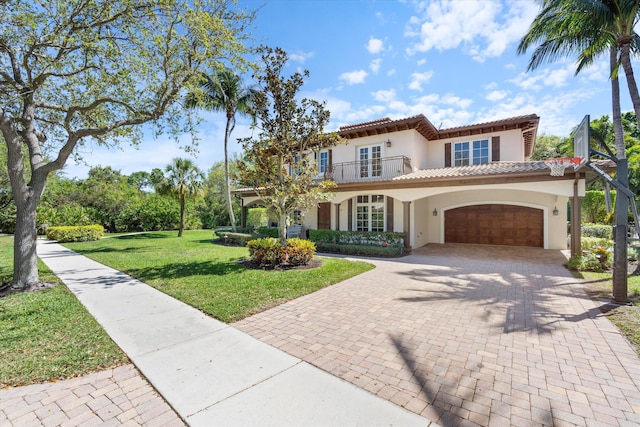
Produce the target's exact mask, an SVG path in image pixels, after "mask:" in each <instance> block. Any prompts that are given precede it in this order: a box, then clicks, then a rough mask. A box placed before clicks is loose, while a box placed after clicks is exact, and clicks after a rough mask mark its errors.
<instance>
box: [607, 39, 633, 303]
mask: <svg viewBox="0 0 640 427" xmlns="http://www.w3.org/2000/svg"><path fill="white" fill-rule="evenodd" d="M627 53H628V52H627ZM617 59H618V58H617V48H616V47H615V46H611V48H610V53H609V65H610V70H611V104H612V105H611V106H612V114H613V132H614V135H615V141H616V155H617V157H618V169H617V173H616V178H617V180H618V182H619V183H620V184H621V185H623V186H625V187H628V186H629V174H628V168H627V159H626V156H625V146H624V133H623V128H622V113H621V108H620V81H619V80H618V74H617V73H615V70H616V67H617V62H618V61H617ZM631 78H632V79H633V72H632V73H631ZM627 82H629V78H628V77H627ZM633 86H634V87H635V81H634V82H633ZM629 90H630V91H631V84H630V83H629ZM636 91H637V88H636ZM628 211H629V200H628V199H627V197H626V196H625V195H624V194H622V192H620V191H618V192H617V197H616V209H615V212H616V225H615V227H614V249H613V278H612V281H613V299H614V301H616V302H618V303H626V302H627V293H628V285H627V226H628V216H627V215H628Z"/></svg>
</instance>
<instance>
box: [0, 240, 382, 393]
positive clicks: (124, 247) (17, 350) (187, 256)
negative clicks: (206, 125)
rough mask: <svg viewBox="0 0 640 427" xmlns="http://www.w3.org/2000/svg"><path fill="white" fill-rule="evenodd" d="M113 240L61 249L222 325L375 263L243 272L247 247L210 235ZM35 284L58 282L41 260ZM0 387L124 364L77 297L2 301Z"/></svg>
mask: <svg viewBox="0 0 640 427" xmlns="http://www.w3.org/2000/svg"><path fill="white" fill-rule="evenodd" d="M175 234H176V233H175V232H157V233H148V234H144V235H131V236H122V237H114V238H111V239H105V240H101V241H97V242H85V243H75V244H67V245H65V246H67V247H69V248H70V249H72V250H74V251H77V252H79V253H81V254H83V255H85V256H88V257H90V258H92V259H94V260H96V261H98V262H101V263H103V264H106V265H108V266H110V267H112V268H116V269H118V270H120V271H124V272H125V273H128V274H130V275H132V276H134V277H136V278H137V279H139V280H141V281H143V282H145V283H148V284H150V285H151V286H154V287H155V288H157V289H159V290H161V291H163V292H165V293H167V294H169V295H171V296H173V297H175V298H177V299H180V300H181V301H183V302H185V303H187V304H190V305H192V306H194V307H196V308H198V309H200V310H202V311H203V312H205V313H207V314H209V315H212V316H214V317H217V318H218V319H220V320H223V321H225V322H231V321H235V320H239V319H242V318H244V317H247V316H249V315H251V314H254V313H257V312H260V311H263V310H266V309H268V308H270V307H273V306H275V305H278V304H280V303H283V302H285V301H288V300H290V299H294V298H297V297H299V296H302V295H305V294H308V293H311V292H314V291H316V290H318V289H321V288H323V287H326V286H330V285H332V284H334V283H338V282H340V281H343V280H346V279H347V278H349V277H352V276H355V275H357V274H360V273H362V272H364V271H367V270H369V269H371V268H373V266H372V265H371V264H367V263H364V262H352V261H347V260H343V259H336V258H329V259H323V262H322V265H321V267H319V268H316V269H310V270H295V271H263V270H249V269H247V268H246V267H244V266H243V265H242V264H241V263H239V260H240V259H242V258H244V257H246V256H247V255H248V251H247V250H246V248H236V247H227V246H220V245H214V244H212V234H211V231H209V230H198V231H188V232H186V233H185V236H184V237H183V238H180V239H178V238H177V237H175ZM12 241H13V240H12V238H11V237H2V238H0V280H2V281H8V280H10V279H11V269H12V259H13V256H12V250H13V247H12ZM38 265H39V271H40V274H41V279H42V280H43V281H46V282H55V283H58V284H59V283H60V281H59V280H58V278H57V277H56V276H55V275H54V274H53V273H52V272H51V271H49V270H48V269H47V267H46V266H45V265H44V264H42V263H41V262H39V264H38ZM0 337H3V339H2V340H0V357H2V358H3V361H4V362H5V363H3V364H2V366H1V367H0V386H7V385H12V386H16V385H23V384H31V383H37V382H44V381H51V380H61V379H66V378H71V377H76V376H79V375H83V374H85V373H88V372H94V371H97V370H102V369H107V368H112V367H115V366H119V365H122V364H125V363H127V362H128V359H127V357H126V355H124V354H123V353H122V352H121V351H120V349H119V348H118V347H117V345H116V344H115V343H113V341H111V339H110V338H109V337H108V335H107V334H106V333H105V332H104V330H103V329H102V328H101V327H100V326H99V325H98V323H97V322H96V321H95V320H94V319H93V317H91V315H90V314H89V313H88V312H87V311H86V310H85V309H84V307H83V306H82V304H80V302H79V301H78V300H77V299H76V297H75V296H74V295H73V294H72V293H71V292H70V291H69V290H68V289H67V288H66V286H64V285H62V284H59V285H57V286H55V287H54V288H52V289H49V290H45V291H39V292H29V293H25V294H16V295H11V296H9V297H6V298H1V299H0Z"/></svg>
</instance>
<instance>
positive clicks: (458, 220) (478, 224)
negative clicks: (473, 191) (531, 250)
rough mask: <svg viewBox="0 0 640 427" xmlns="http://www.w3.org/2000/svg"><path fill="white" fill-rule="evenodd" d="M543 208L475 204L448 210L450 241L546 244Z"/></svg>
mask: <svg viewBox="0 0 640 427" xmlns="http://www.w3.org/2000/svg"><path fill="white" fill-rule="evenodd" d="M543 236H544V224H543V217H542V209H535V208H528V207H524V206H513V205H474V206H465V207H461V208H455V209H450V210H447V211H445V216H444V241H445V242H446V243H480V244H486V245H511V246H537V247H543V245H544V237H543Z"/></svg>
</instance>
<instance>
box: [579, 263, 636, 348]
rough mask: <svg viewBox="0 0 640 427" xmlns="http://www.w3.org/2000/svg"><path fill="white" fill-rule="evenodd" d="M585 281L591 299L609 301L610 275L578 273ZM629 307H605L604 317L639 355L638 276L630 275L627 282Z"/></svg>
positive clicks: (611, 284) (611, 286)
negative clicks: (618, 330)
mask: <svg viewBox="0 0 640 427" xmlns="http://www.w3.org/2000/svg"><path fill="white" fill-rule="evenodd" d="M579 275H580V276H581V277H582V278H584V279H586V280H587V282H586V284H585V290H586V291H587V293H588V294H589V295H590V296H591V297H592V298H598V299H604V300H610V299H611V297H612V289H613V283H612V281H611V273H593V272H589V271H583V272H580V273H579ZM627 283H628V291H629V299H630V300H631V302H632V304H633V305H631V306H623V307H615V308H611V307H605V308H606V311H605V314H606V316H607V317H608V318H609V319H610V320H611V321H612V322H613V323H614V324H615V325H616V326H617V327H618V329H620V331H621V332H622V333H623V334H624V335H625V336H626V337H627V339H628V340H629V341H630V342H631V344H632V345H633V346H634V347H635V349H636V352H638V354H640V276H633V275H630V276H629V279H628V281H627Z"/></svg>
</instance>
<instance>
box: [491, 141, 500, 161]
mask: <svg viewBox="0 0 640 427" xmlns="http://www.w3.org/2000/svg"><path fill="white" fill-rule="evenodd" d="M491 161H492V162H499V161H500V137H499V136H494V137H492V138H491Z"/></svg>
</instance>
